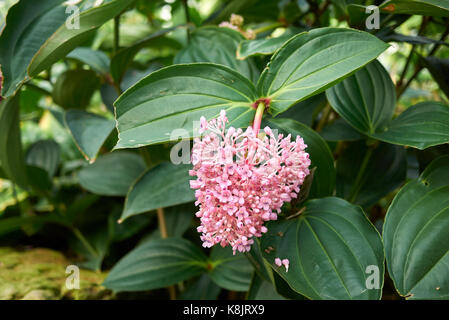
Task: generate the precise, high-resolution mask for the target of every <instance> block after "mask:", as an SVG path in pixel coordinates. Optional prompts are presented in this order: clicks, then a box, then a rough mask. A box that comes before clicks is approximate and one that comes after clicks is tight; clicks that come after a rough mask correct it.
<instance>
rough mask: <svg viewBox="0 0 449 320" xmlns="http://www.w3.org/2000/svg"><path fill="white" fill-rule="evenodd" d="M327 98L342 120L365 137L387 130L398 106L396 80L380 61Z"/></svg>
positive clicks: (369, 65) (351, 78) (331, 89)
mask: <svg viewBox="0 0 449 320" xmlns="http://www.w3.org/2000/svg"><path fill="white" fill-rule="evenodd" d="M326 96H327V99H328V100H329V103H330V104H331V106H332V108H333V109H334V110H335V111H336V112H337V113H338V114H339V115H340V116H341V117H342V118H344V119H345V120H346V121H347V122H348V123H349V124H351V125H352V126H353V127H354V128H355V129H357V130H359V131H360V132H362V133H365V134H373V133H374V132H376V131H378V130H381V129H382V128H384V127H385V125H387V124H388V123H389V122H390V121H391V118H392V117H393V112H394V109H395V107H396V90H395V87H394V84H393V81H391V78H390V75H389V74H388V72H387V71H386V70H385V68H384V67H383V66H382V64H380V62H378V61H377V60H376V61H374V62H372V63H370V64H368V65H367V66H366V67H365V68H363V69H361V70H359V71H358V72H356V73H355V74H354V75H353V76H352V77H349V78H347V79H345V80H344V81H342V82H340V83H339V84H337V85H336V86H334V87H332V88H330V89H328V90H327V91H326Z"/></svg>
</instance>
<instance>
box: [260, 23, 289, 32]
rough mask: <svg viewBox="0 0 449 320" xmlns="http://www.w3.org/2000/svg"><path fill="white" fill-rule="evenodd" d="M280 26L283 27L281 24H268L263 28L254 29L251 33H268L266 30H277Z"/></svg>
mask: <svg viewBox="0 0 449 320" xmlns="http://www.w3.org/2000/svg"><path fill="white" fill-rule="evenodd" d="M282 26H284V24H283V23H281V22H275V23H272V24H269V25H267V26H263V27H260V28H257V29H254V30H253V31H254V33H255V34H259V33H261V32H265V31H268V30H271V29H275V28H278V27H282Z"/></svg>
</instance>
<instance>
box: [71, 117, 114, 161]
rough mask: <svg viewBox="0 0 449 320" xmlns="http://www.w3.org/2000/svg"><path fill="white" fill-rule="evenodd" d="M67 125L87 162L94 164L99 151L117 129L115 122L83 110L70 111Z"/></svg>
mask: <svg viewBox="0 0 449 320" xmlns="http://www.w3.org/2000/svg"><path fill="white" fill-rule="evenodd" d="M65 123H66V125H67V128H68V129H69V131H70V134H71V135H72V137H73V140H75V144H76V146H77V147H78V149H79V150H80V151H81V153H82V154H83V156H84V157H85V158H86V160H88V161H90V162H94V161H95V159H96V158H97V154H98V151H99V150H100V148H101V146H102V145H103V144H104V142H105V141H106V139H107V138H108V136H109V135H110V134H111V132H112V130H113V129H114V128H115V122H114V121H113V120H109V119H106V118H104V117H101V116H98V115H96V114H93V113H89V112H85V111H82V110H68V111H67V112H66V113H65Z"/></svg>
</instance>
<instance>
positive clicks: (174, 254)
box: [103, 238, 207, 291]
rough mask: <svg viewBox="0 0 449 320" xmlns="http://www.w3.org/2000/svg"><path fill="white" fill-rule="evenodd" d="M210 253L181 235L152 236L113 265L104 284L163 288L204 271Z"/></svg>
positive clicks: (124, 288)
mask: <svg viewBox="0 0 449 320" xmlns="http://www.w3.org/2000/svg"><path fill="white" fill-rule="evenodd" d="M206 267H207V257H206V256H205V255H204V254H203V253H202V252H201V250H199V249H198V248H197V247H196V246H194V245H193V244H192V243H191V242H189V241H187V240H185V239H182V238H167V239H158V240H152V241H148V242H145V243H143V244H142V245H140V246H138V247H137V248H135V249H134V250H132V251H131V252H130V253H128V254H127V255H126V256H125V257H123V258H122V259H121V260H120V261H119V262H118V263H117V264H116V265H115V266H114V268H112V270H111V272H110V273H109V275H108V277H107V278H106V280H105V282H104V283H103V285H104V286H105V287H106V288H109V289H113V290H115V291H143V290H152V289H157V288H164V287H166V286H169V285H173V284H176V283H178V282H180V281H184V280H187V279H189V278H192V277H194V276H196V275H199V274H201V273H203V272H205V270H206Z"/></svg>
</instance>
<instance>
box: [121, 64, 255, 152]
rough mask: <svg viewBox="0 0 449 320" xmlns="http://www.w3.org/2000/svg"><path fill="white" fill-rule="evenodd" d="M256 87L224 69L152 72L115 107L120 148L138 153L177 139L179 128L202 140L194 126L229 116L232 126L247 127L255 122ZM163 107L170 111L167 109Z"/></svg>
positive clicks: (190, 67) (195, 66)
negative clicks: (200, 122) (143, 149)
mask: <svg viewBox="0 0 449 320" xmlns="http://www.w3.org/2000/svg"><path fill="white" fill-rule="evenodd" d="M255 100H256V96H255V88H254V86H253V84H252V83H251V82H250V81H249V80H248V79H246V78H245V77H243V76H242V75H240V74H239V73H237V72H235V71H233V70H231V69H229V68H227V67H225V66H220V65H215V64H206V63H195V64H185V65H174V66H170V67H167V68H163V69H160V70H158V71H156V72H153V73H151V74H150V75H149V76H147V77H146V78H144V79H142V80H141V81H139V82H138V83H137V84H135V85H134V86H133V87H131V88H130V89H128V90H127V91H126V92H125V93H124V94H122V95H121V96H120V98H119V99H118V100H117V101H116V102H115V110H116V120H117V129H118V132H119V141H118V143H117V145H116V147H115V148H117V149H120V148H136V147H141V146H144V145H150V144H155V143H162V142H167V141H170V140H177V139H178V136H175V137H170V135H171V133H172V132H173V131H174V130H176V129H184V130H186V133H188V134H190V136H192V135H193V136H198V135H199V133H198V130H195V132H194V128H193V124H194V121H198V122H199V119H200V117H201V116H205V117H206V118H207V119H208V120H209V119H212V118H216V117H217V116H218V115H219V114H220V110H222V109H224V110H226V111H227V117H228V119H229V121H230V123H229V125H230V126H234V127H241V126H243V127H246V126H248V124H249V123H250V122H251V120H252V119H253V116H254V113H255V110H254V108H253V107H252V103H253V102H254V101H255ZM161 106H164V107H163V108H161Z"/></svg>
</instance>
